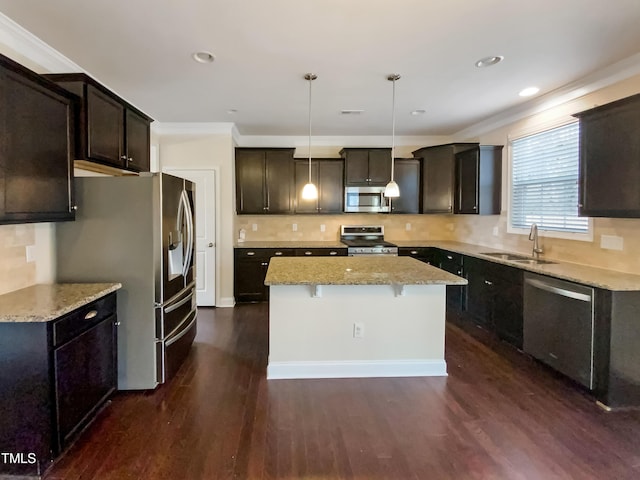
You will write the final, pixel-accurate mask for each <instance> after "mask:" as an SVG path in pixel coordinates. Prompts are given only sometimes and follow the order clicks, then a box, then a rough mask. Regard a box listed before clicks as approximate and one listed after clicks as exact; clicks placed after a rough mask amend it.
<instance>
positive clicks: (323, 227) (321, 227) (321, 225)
mask: <svg viewBox="0 0 640 480" xmlns="http://www.w3.org/2000/svg"><path fill="white" fill-rule="evenodd" d="M326 229H327V228H326V227H325V226H324V223H322V224H320V231H321V232H324V231H325V230H326Z"/></svg>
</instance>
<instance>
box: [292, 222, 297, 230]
mask: <svg viewBox="0 0 640 480" xmlns="http://www.w3.org/2000/svg"><path fill="white" fill-rule="evenodd" d="M291 230H293V231H294V232H297V231H298V224H297V223H292V224H291Z"/></svg>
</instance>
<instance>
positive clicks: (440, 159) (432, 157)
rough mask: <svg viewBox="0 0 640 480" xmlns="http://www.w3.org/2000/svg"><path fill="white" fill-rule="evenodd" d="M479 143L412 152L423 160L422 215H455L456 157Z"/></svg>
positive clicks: (428, 148) (441, 146)
mask: <svg viewBox="0 0 640 480" xmlns="http://www.w3.org/2000/svg"><path fill="white" fill-rule="evenodd" d="M477 147H478V144H477V143H449V144H446V145H436V146H433V147H423V148H420V149H419V150H416V151H414V152H412V154H413V156H414V157H417V158H422V213H453V200H454V192H455V171H456V162H455V155H456V154H457V153H460V152H463V151H465V150H469V149H472V148H477Z"/></svg>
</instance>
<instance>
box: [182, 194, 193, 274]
mask: <svg viewBox="0 0 640 480" xmlns="http://www.w3.org/2000/svg"><path fill="white" fill-rule="evenodd" d="M182 202H183V204H184V214H185V223H186V227H187V252H186V254H185V258H184V267H183V271H182V275H183V276H184V277H185V278H187V273H188V272H189V265H190V264H191V256H192V255H193V212H192V210H191V205H190V204H189V197H188V196H187V192H186V191H185V190H183V191H182Z"/></svg>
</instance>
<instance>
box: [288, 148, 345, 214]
mask: <svg viewBox="0 0 640 480" xmlns="http://www.w3.org/2000/svg"><path fill="white" fill-rule="evenodd" d="M295 178H296V186H295V195H296V203H295V207H294V210H295V213H343V211H344V161H343V160H341V159H338V160H333V159H331V160H329V159H328V160H311V180H312V181H313V183H314V184H315V186H316V187H317V188H318V198H317V199H315V200H305V199H304V198H302V189H303V187H304V186H305V185H306V184H307V183H308V182H309V160H308V159H307V160H295Z"/></svg>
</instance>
